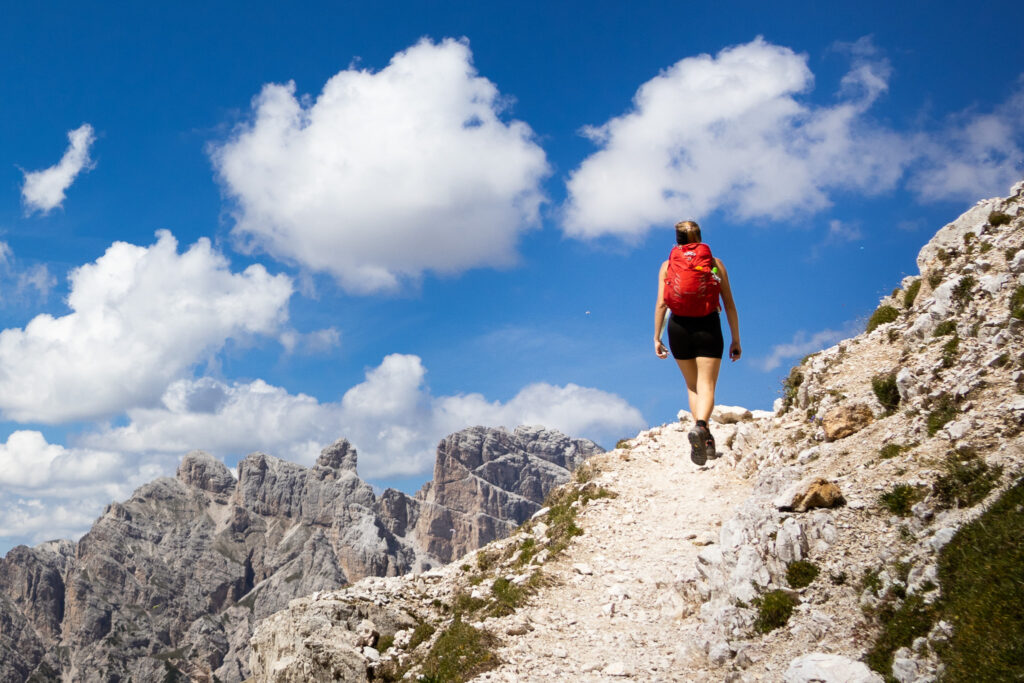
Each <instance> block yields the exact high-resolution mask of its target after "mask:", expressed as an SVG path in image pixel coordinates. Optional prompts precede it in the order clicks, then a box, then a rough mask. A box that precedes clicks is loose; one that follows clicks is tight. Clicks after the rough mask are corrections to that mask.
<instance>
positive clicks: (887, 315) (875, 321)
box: [867, 304, 900, 332]
mask: <svg viewBox="0 0 1024 683" xmlns="http://www.w3.org/2000/svg"><path fill="white" fill-rule="evenodd" d="M899 317H900V312H899V311H898V310H896V308H894V307H893V306H890V305H889V304H883V305H881V306H879V307H878V308H877V309H875V312H874V313H872V314H871V317H870V318H868V324H867V331H868V332H872V331H873V330H874V329H875V328H876V327H878V326H879V325H884V324H886V323H891V322H892V321H893V320H896V319H897V318H899Z"/></svg>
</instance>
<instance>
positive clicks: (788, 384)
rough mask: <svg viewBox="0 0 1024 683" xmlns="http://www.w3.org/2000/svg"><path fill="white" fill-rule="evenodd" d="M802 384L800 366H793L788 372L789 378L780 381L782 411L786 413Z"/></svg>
mask: <svg viewBox="0 0 1024 683" xmlns="http://www.w3.org/2000/svg"><path fill="white" fill-rule="evenodd" d="M803 382H804V373H803V371H802V370H800V366H799V365H797V366H795V367H794V368H793V369H792V370H790V371H789V376H788V377H786V379H784V380H782V411H781V412H783V413H785V412H787V411H788V410H789V409H790V408H792V407H793V404H794V403H795V402H796V392H797V390H798V389H800V385H801V384H803Z"/></svg>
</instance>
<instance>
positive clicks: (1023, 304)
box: [1010, 285, 1024, 320]
mask: <svg viewBox="0 0 1024 683" xmlns="http://www.w3.org/2000/svg"><path fill="white" fill-rule="evenodd" d="M1010 317H1012V318H1016V319H1017V320H1024V285H1020V286H1018V287H1017V289H1015V290H1013V294H1011V295H1010Z"/></svg>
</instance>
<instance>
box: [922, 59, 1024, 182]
mask: <svg viewBox="0 0 1024 683" xmlns="http://www.w3.org/2000/svg"><path fill="white" fill-rule="evenodd" d="M916 148H917V149H918V151H919V152H920V154H921V156H922V159H921V161H920V163H919V164H918V165H917V167H916V169H915V171H914V172H913V174H912V176H911V179H910V183H909V184H910V187H911V189H912V190H913V191H914V192H916V193H917V195H918V196H919V197H920V198H921V199H923V200H925V201H935V200H942V199H959V200H964V201H974V200H976V199H977V198H978V197H990V196H996V195H1002V194H1003V193H1005V192H1006V189H1007V188H1009V187H1010V186H1011V185H1013V184H1014V183H1015V182H1017V181H1018V180H1020V179H1021V176H1024V78H1022V79H1021V80H1020V81H1018V84H1017V87H1016V89H1015V91H1014V92H1013V93H1012V94H1011V95H1010V97H1009V98H1007V100H1006V101H1005V102H1003V103H1001V104H999V105H998V106H996V107H995V108H994V109H993V110H992V111H991V112H987V113H983V112H978V111H976V110H966V111H963V112H959V113H957V114H955V115H954V116H951V117H950V118H949V119H948V120H947V121H946V122H945V123H944V125H943V126H942V128H941V129H940V130H939V131H938V132H937V133H933V134H930V135H929V134H921V135H918V136H917V138H916Z"/></svg>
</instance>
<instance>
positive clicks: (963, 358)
mask: <svg viewBox="0 0 1024 683" xmlns="http://www.w3.org/2000/svg"><path fill="white" fill-rule="evenodd" d="M917 262H918V267H919V269H920V274H919V275H918V276H911V277H908V278H906V279H904V280H903V281H902V282H901V283H900V287H899V288H898V289H897V290H895V291H894V292H893V293H892V294H891V295H889V296H886V297H884V298H883V299H882V301H880V304H879V310H878V312H877V317H875V316H873V318H874V320H873V321H872V324H871V326H870V329H869V330H868V331H866V332H865V333H863V334H860V335H857V336H856V337H854V338H852V339H847V340H844V341H842V342H840V343H838V344H836V345H835V346H833V347H831V348H829V349H826V350H824V351H821V352H819V353H816V354H812V355H811V356H809V357H808V358H806V359H804V360H803V361H802V362H801V363H800V364H799V365H798V366H797V367H796V368H794V370H793V372H792V373H791V374H790V377H789V379H788V381H787V383H786V395H785V397H784V398H783V399H782V400H781V401H780V403H779V405H778V406H777V410H776V412H775V413H774V414H769V415H765V414H757V413H753V414H752V413H750V412H749V411H743V410H735V411H718V414H717V415H713V416H712V429H713V432H714V434H715V436H716V438H717V440H718V445H719V448H720V453H719V455H720V457H719V458H717V459H714V460H709V461H708V465H707V466H706V467H704V468H695V467H694V466H693V465H692V464H691V463H690V462H689V458H688V457H687V455H688V444H687V439H686V433H687V431H688V429H689V427H690V425H691V424H692V421H690V420H689V416H688V415H686V414H681V416H680V417H681V420H682V421H681V422H680V423H677V424H670V425H663V426H661V427H656V428H654V429H651V430H648V431H645V432H642V433H641V434H639V435H637V437H636V438H634V439H631V440H630V441H629V442H628V444H625V446H624V447H623V448H621V449H616V450H615V451H612V452H610V453H606V454H602V455H599V456H595V457H594V458H592V459H590V460H589V461H587V463H585V465H584V467H585V469H586V470H589V471H590V474H591V477H592V478H591V480H590V481H589V483H586V484H578V483H574V484H570V485H568V486H567V487H565V488H564V490H560V492H559V496H560V497H561V498H562V499H573V498H574V497H575V498H577V499H579V495H580V494H581V493H582V492H585V491H587V490H589V489H588V487H594V486H597V487H603V488H604V489H606V490H607V491H609V492H611V493H612V494H617V497H615V498H600V499H597V500H594V501H593V502H591V503H589V504H587V505H585V506H583V505H580V506H579V513H578V518H577V520H576V523H577V524H578V525H579V527H580V528H581V529H582V530H583V535H582V536H578V537H574V538H571V539H568V545H567V547H566V548H565V550H564V551H563V553H562V554H561V555H557V554H556V553H555V549H556V548H557V547H558V546H559V545H560V544H561V543H564V542H565V541H566V539H565V538H553V537H552V530H553V529H554V528H555V526H556V522H555V520H554V519H553V517H554V514H553V513H549V514H548V515H539V516H538V517H537V518H536V519H535V520H531V522H529V523H527V524H526V525H525V526H524V527H523V528H522V529H521V530H520V531H518V532H517V533H516V534H514V535H512V536H510V537H508V538H506V539H504V540H501V541H497V542H494V543H492V544H490V545H488V546H486V547H485V548H483V549H481V550H479V551H477V553H475V554H476V558H474V557H472V556H467V557H465V558H463V559H462V560H460V561H459V562H454V563H452V564H450V565H448V566H446V567H442V568H438V569H435V570H431V571H429V572H426V573H424V574H420V575H417V576H410V577H395V578H376V579H367V580H365V581H363V582H360V583H359V584H356V585H354V586H352V587H351V588H349V589H347V590H343V591H336V592H330V593H320V594H315V595H312V596H308V597H306V598H303V599H301V600H299V601H296V602H295V603H293V604H292V605H290V606H289V608H288V609H287V610H284V611H282V612H279V613H277V614H275V615H273V616H272V617H270V618H268V619H266V620H265V621H264V622H263V623H262V624H261V626H260V627H259V628H258V629H257V631H256V632H255V634H254V636H253V646H252V667H253V672H254V680H255V681H257V682H260V683H262V682H264V681H274V682H275V683H290V682H292V681H294V682H296V683H297V682H298V681H304V682H305V681H321V680H324V681H326V680H351V681H359V680H367V679H368V678H372V677H373V676H375V675H378V674H380V675H390V674H389V673H388V672H393V671H395V670H398V671H404V672H405V676H406V677H412V678H414V677H415V675H416V674H418V673H427V674H430V673H433V670H432V669H431V668H430V666H431V665H432V659H431V658H432V657H434V655H435V654H436V651H435V648H437V647H441V645H440V643H442V637H443V635H444V634H446V633H449V632H453V631H454V630H455V629H456V622H458V624H459V626H458V628H460V629H461V631H460V633H463V634H464V633H465V630H466V625H467V624H468V625H469V626H470V627H471V628H473V629H476V630H477V631H478V632H486V633H487V634H489V636H490V637H492V638H496V639H497V643H496V644H494V645H491V646H490V647H491V653H490V654H491V655H492V656H491V657H490V658H489V659H487V660H486V661H483V660H477V662H476V664H477V665H479V666H482V667H483V668H488V667H494V668H492V670H490V671H486V672H484V673H480V674H479V676H478V677H477V678H474V679H473V680H481V681H507V682H511V681H517V682H519V681H548V680H577V679H580V678H581V677H582V678H584V679H586V680H594V681H614V680H621V678H622V677H623V676H632V677H633V678H634V679H635V680H673V681H675V680H678V681H693V680H727V681H731V682H734V683H740V682H742V683H747V682H753V681H779V680H783V681H786V682H787V683H811V682H812V681H813V682H816V683H850V682H852V681H857V682H860V683H881V681H882V680H883V678H882V676H881V675H880V674H883V673H884V674H885V675H886V676H887V677H891V678H892V679H895V680H898V681H900V682H901V683H934V681H935V680H937V679H939V678H941V676H942V664H941V662H940V661H939V660H938V658H937V655H936V652H937V650H938V649H940V648H941V647H942V645H943V644H945V643H949V642H950V638H951V637H952V636H953V635H954V634H955V627H954V625H953V624H952V623H951V621H950V620H946V619H943V618H940V617H941V614H940V617H936V620H935V621H933V622H931V623H929V624H927V625H926V627H925V628H923V630H920V631H915V632H914V633H913V634H912V635H913V637H912V638H904V639H903V640H900V641H898V642H895V643H894V644H893V645H892V646H891V647H890V648H889V649H888V650H881V651H880V650H879V649H878V646H877V645H876V642H877V641H876V640H875V639H876V637H877V635H878V633H879V630H880V629H881V628H882V622H881V617H880V616H879V615H880V614H885V613H888V612H889V611H892V612H897V611H899V610H901V609H903V608H904V607H905V606H907V605H908V604H910V603H911V601H920V602H919V603H918V604H923V605H934V604H937V603H938V602H940V597H941V592H942V588H941V587H940V580H939V577H938V557H939V553H940V551H941V550H942V548H943V547H945V545H946V544H947V543H949V542H950V540H951V539H952V538H954V537H955V535H956V533H957V531H958V529H960V528H962V527H963V525H964V524H966V523H968V522H970V521H971V520H973V519H975V518H977V517H978V516H979V515H980V514H981V512H982V511H983V510H984V509H985V506H986V505H988V504H989V503H990V502H991V501H992V500H993V499H994V498H996V497H997V496H998V495H999V494H1000V492H1001V491H1003V490H1005V489H1006V488H1007V487H1009V486H1010V485H1011V484H1012V483H1013V482H1015V481H1018V480H1019V479H1020V477H1021V476H1022V474H1024V396H1022V394H1024V183H1018V184H1017V185H1015V186H1014V188H1013V189H1012V191H1011V195H1010V196H1009V197H1006V198H996V199H989V200H984V201H982V202H979V203H978V204H977V205H976V206H975V207H973V208H972V209H970V210H969V211H967V212H966V213H965V214H963V215H962V216H960V217H959V218H958V219H957V220H955V221H953V222H952V223H950V224H948V225H946V226H945V227H943V228H942V229H941V230H939V231H938V232H937V233H936V235H935V236H934V237H933V238H932V239H931V240H930V241H929V242H928V243H927V244H926V245H925V246H924V247H923V248H922V249H921V251H920V254H919V256H918V260H917ZM876 380H877V381H876ZM883 401H884V402H883ZM956 462H968V463H971V464H970V468H971V471H972V472H974V473H976V475H975V476H983V475H982V474H977V473H988V474H986V475H984V476H990V477H994V479H993V482H992V483H993V488H992V489H991V491H989V492H988V493H987V497H985V498H984V499H983V500H981V501H979V500H971V501H965V502H957V501H958V499H953V500H952V501H951V499H950V498H949V496H948V489H949V487H950V486H954V485H956V484H955V481H956V480H953V479H950V476H951V474H950V472H951V471H955V470H952V469H950V468H951V463H956ZM822 480H824V481H822ZM944 482H945V483H944ZM950 482H953V483H950ZM573 490H575V491H576V492H577V493H575V494H574V493H572V491H573ZM896 492H900V493H901V495H903V496H910V498H909V500H906V501H905V505H903V503H901V502H900V501H901V498H900V496H893V495H892V494H894V493H896ZM883 494H888V495H889V497H888V498H886V497H885V495H883ZM844 502H845V504H843V503H844ZM812 503H813V504H823V503H824V504H827V505H831V506H833V507H820V508H815V509H810V510H808V509H807V508H808V506H811V507H814V506H813V505H812ZM577 504H578V502H577ZM900 505H903V507H900ZM559 514H564V511H560V513H559ZM549 551H551V552H549ZM478 558H484V561H479V560H478ZM524 558H526V561H525V562H524ZM798 560H799V561H806V562H809V563H811V564H812V565H813V566H814V567H815V568H816V569H817V570H818V572H819V573H818V575H817V578H812V579H811V580H810V583H809V585H806V587H802V586H797V585H793V584H791V583H790V581H791V579H790V576H789V569H790V566H791V565H792V564H793V563H794V562H796V561H798ZM541 573H543V577H544V578H543V580H542V581H537V580H536V579H537V577H538V576H539V575H540V574H541ZM793 583H794V584H795V583H796V580H795V579H793ZM510 585H511V586H522V587H527V586H531V585H533V586H539V587H538V588H536V590H535V592H534V593H533V594H532V595H529V596H528V597H527V598H525V599H524V600H521V602H520V603H519V604H518V605H517V606H516V609H515V611H514V612H513V613H511V614H509V613H508V611H509V610H508V609H507V602H506V603H502V602H501V601H502V600H503V599H505V600H507V599H508V595H509V590H510V589H509V586H510ZM768 595H774V596H776V597H777V598H778V599H780V600H786V601H788V600H790V599H791V600H793V601H794V602H793V611H792V614H791V615H790V616H789V617H788V621H786V620H783V621H785V622H786V623H784V624H783V625H780V626H777V627H775V626H774V625H771V626H770V627H766V628H767V630H768V633H762V632H761V631H760V630H759V627H758V624H759V620H760V618H761V616H762V613H761V611H760V609H759V606H758V605H759V604H762V603H760V600H762V599H763V598H765V596H768ZM779 596H789V597H788V598H785V599H784V598H781V597H779ZM467 598H468V599H467ZM474 601H478V602H474ZM457 606H461V607H457ZM457 609H461V614H460V617H459V619H458V620H457V619H455V618H454V617H453V612H455V611H456V610H457ZM947 616H948V615H947ZM953 621H955V620H953ZM423 622H425V623H429V624H431V625H432V626H433V627H434V628H435V629H436V631H435V632H434V635H433V636H432V637H430V638H428V639H426V640H422V642H419V641H420V640H421V639H417V638H415V637H414V636H415V634H416V633H417V632H420V631H422V629H421V628H419V627H416V624H417V623H423ZM762 626H763V624H762ZM463 637H464V638H465V637H466V636H465V635H463ZM382 638H386V639H389V640H386V641H384V642H385V643H391V645H390V647H386V648H383V647H382V648H381V649H382V650H383V652H382V653H378V651H377V649H375V647H374V646H375V645H376V646H380V643H381V639H382ZM869 655H870V657H869ZM865 660H867V661H869V662H870V663H871V664H872V666H873V667H875V670H874V671H873V670H871V669H870V668H869V667H868V665H867V663H866V661H865ZM436 662H437V659H436V657H435V658H434V659H433V663H434V664H436ZM495 665H496V666H495ZM467 667H468V664H467ZM479 670H480V669H478V668H477V669H473V671H474V672H478V671H479ZM469 677H470V676H467V678H469Z"/></svg>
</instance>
